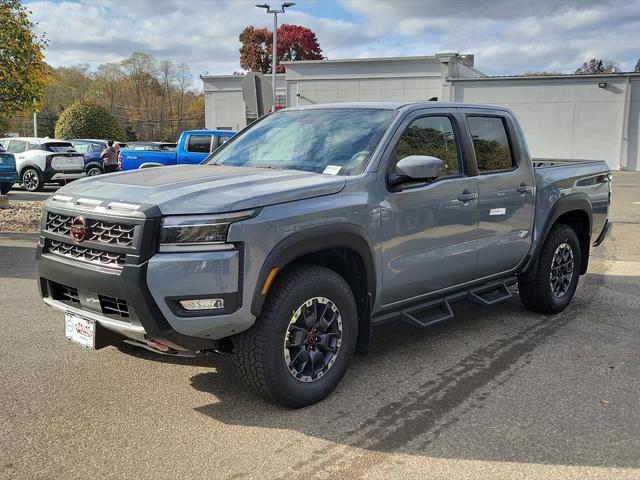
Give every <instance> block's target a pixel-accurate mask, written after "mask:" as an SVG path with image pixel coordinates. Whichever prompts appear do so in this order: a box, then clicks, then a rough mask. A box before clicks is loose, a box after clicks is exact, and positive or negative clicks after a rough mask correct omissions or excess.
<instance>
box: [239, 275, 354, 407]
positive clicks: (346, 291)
mask: <svg viewBox="0 0 640 480" xmlns="http://www.w3.org/2000/svg"><path fill="white" fill-rule="evenodd" d="M314 297H324V298H326V299H329V300H330V301H331V302H333V303H334V304H335V306H336V307H337V308H338V311H339V313H340V316H341V318H342V336H341V344H340V346H339V350H338V353H337V354H336V357H335V361H334V363H333V364H332V365H331V366H330V368H329V369H328V370H327V371H326V373H325V374H324V375H323V376H322V377H320V378H317V379H316V380H314V381H312V382H309V383H305V382H302V381H300V380H298V379H296V378H294V376H293V375H292V374H291V373H290V371H289V368H288V367H287V364H286V363H285V358H284V353H283V349H284V340H285V338H286V335H287V332H288V329H289V324H290V322H291V319H292V314H293V312H294V311H295V310H296V309H297V308H298V307H299V306H300V305H302V304H304V302H306V301H307V300H308V299H310V298H314ZM357 336H358V313H357V308H356V301H355V299H354V296H353V293H352V291H351V288H350V287H349V285H348V284H347V282H346V281H345V280H344V278H342V277H341V276H340V275H338V274H337V273H336V272H334V271H333V270H330V269H328V268H325V267H321V266H317V265H302V266H299V267H295V268H294V269H292V270H290V271H285V272H284V273H283V274H282V275H281V277H279V278H278V279H277V280H276V282H275V284H274V285H273V286H272V287H271V291H270V292H269V294H268V297H267V299H266V301H265V304H264V307H263V309H262V314H261V315H260V317H259V318H258V319H257V320H256V323H255V324H254V325H253V326H252V327H251V328H250V329H249V330H247V331H245V332H242V333H241V334H238V335H236V336H234V337H233V338H232V340H233V347H234V348H233V358H234V363H235V365H236V368H237V370H238V372H239V375H240V377H241V378H242V380H243V381H244V382H245V383H246V384H247V385H248V386H249V387H250V388H251V389H253V390H254V391H256V392H257V393H258V394H260V395H262V396H264V397H266V398H267V399H269V400H271V401H273V402H275V403H278V404H280V405H283V406H285V407H289V408H300V407H305V406H307V405H311V404H313V403H316V402H318V401H320V400H322V399H323V398H325V397H326V396H327V395H329V394H330V393H331V392H332V391H333V389H334V388H335V387H336V386H337V385H338V383H339V382H340V380H341V379H342V377H343V376H344V374H345V372H346V370H347V367H348V366H349V363H350V361H351V358H352V357H353V353H354V350H355V347H356V340H357Z"/></svg>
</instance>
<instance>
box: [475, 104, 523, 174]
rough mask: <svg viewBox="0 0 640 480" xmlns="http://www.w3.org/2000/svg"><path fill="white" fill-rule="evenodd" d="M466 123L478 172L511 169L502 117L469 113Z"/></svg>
mask: <svg viewBox="0 0 640 480" xmlns="http://www.w3.org/2000/svg"><path fill="white" fill-rule="evenodd" d="M467 124H468V125H469V131H470V132H471V138H472V140H473V149H474V151H475V154H476V162H477V165H478V172H479V173H480V174H483V173H492V172H500V171H505V170H512V169H513V168H514V167H515V162H514V161H513V155H512V153H511V152H512V150H511V145H510V143H509V137H508V135H507V129H506V125H505V120H504V118H502V117H496V116H483V115H469V116H467Z"/></svg>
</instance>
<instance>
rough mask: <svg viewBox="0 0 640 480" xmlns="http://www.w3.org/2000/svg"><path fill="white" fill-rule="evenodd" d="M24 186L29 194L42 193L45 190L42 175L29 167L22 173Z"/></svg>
mask: <svg viewBox="0 0 640 480" xmlns="http://www.w3.org/2000/svg"><path fill="white" fill-rule="evenodd" d="M21 181H22V186H23V187H24V189H25V190H27V191H28V192H41V191H42V189H43V188H44V179H43V178H42V173H41V172H40V170H38V169H37V168H33V167H29V168H27V169H26V170H25V171H24V172H22V178H21Z"/></svg>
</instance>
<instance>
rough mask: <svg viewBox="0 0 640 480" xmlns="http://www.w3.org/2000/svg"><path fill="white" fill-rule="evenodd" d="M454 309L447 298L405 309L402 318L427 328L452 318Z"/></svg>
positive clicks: (416, 325)
mask: <svg viewBox="0 0 640 480" xmlns="http://www.w3.org/2000/svg"><path fill="white" fill-rule="evenodd" d="M452 318H453V310H451V305H450V304H449V301H448V300H447V299H446V298H443V299H440V300H435V301H433V302H429V303H423V304H422V305H419V306H418V307H415V308H413V309H410V310H403V311H402V316H401V319H402V321H403V322H405V323H408V324H410V325H413V326H414V327H418V328H426V327H430V326H431V325H434V324H436V323H440V322H444V321H445V320H451V319H452Z"/></svg>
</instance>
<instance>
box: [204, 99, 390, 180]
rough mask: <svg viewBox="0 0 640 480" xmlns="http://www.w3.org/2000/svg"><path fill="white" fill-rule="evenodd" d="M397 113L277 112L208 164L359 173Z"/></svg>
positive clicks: (346, 110)
mask: <svg viewBox="0 0 640 480" xmlns="http://www.w3.org/2000/svg"><path fill="white" fill-rule="evenodd" d="M395 115H396V112H395V111H393V110H375V109H335V110H334V109H327V110H291V111H283V112H278V113H275V114H273V115H269V116H267V117H265V118H264V119H262V120H260V121H258V122H256V124H255V125H254V126H252V127H250V128H248V129H247V130H245V131H244V132H243V133H241V134H240V135H238V136H236V137H234V138H232V139H231V140H230V141H229V142H228V143H227V144H225V145H224V147H222V148H221V149H220V150H218V151H217V152H214V153H213V154H211V156H209V157H208V158H207V160H205V162H204V163H208V164H218V165H231V166H241V167H261V168H275V169H291V170H304V171H307V172H315V173H326V174H330V175H356V174H358V173H361V172H362V170H363V169H364V167H365V166H366V164H367V161H368V160H369V157H370V156H371V154H372V153H373V151H374V150H375V148H376V146H377V145H378V142H379V141H380V139H381V138H382V135H384V132H385V131H386V129H387V128H388V126H389V124H390V123H391V121H392V120H393V118H394V117H395Z"/></svg>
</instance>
